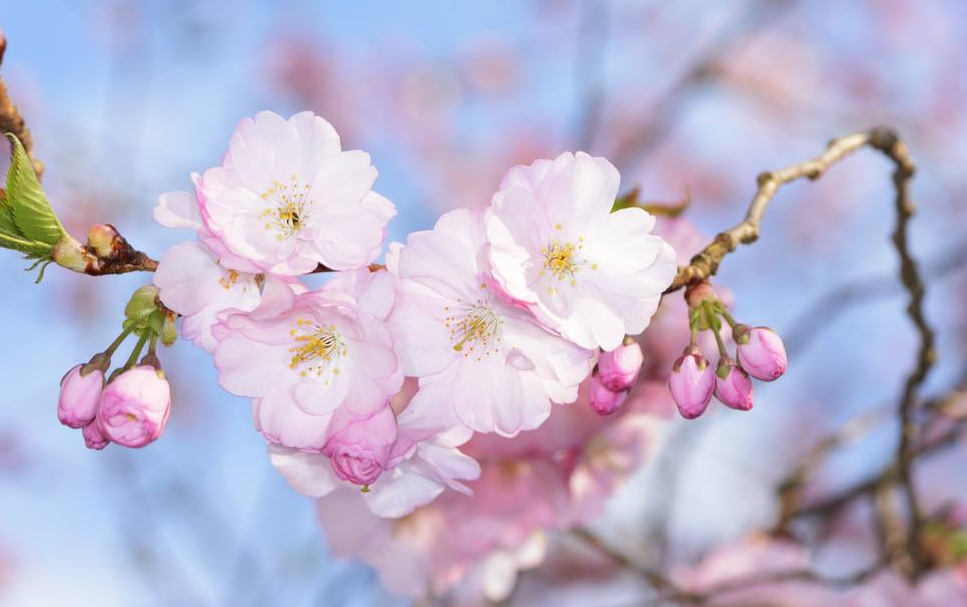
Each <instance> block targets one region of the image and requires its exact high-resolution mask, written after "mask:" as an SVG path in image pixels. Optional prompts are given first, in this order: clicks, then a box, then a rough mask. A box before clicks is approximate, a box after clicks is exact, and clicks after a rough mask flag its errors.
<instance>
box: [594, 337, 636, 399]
mask: <svg viewBox="0 0 967 607" xmlns="http://www.w3.org/2000/svg"><path fill="white" fill-rule="evenodd" d="M627 342H628V343H623V344H621V345H620V346H618V347H617V348H615V349H614V350H612V351H610V352H604V353H602V354H601V358H600V359H598V373H597V375H596V377H597V378H598V379H599V380H600V381H601V383H602V384H603V385H604V386H605V387H607V388H608V390H611V391H612V392H621V391H622V390H628V389H629V388H631V387H632V386H633V385H635V382H637V381H638V373H639V372H640V371H641V364H642V363H643V362H644V361H645V357H644V356H643V355H642V353H641V346H639V345H638V342H636V341H634V340H627Z"/></svg>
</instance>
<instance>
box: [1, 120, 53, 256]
mask: <svg viewBox="0 0 967 607" xmlns="http://www.w3.org/2000/svg"><path fill="white" fill-rule="evenodd" d="M7 138H8V139H10V145H11V148H12V150H13V154H12V155H11V158H10V170H9V171H7V194H6V198H7V205H8V208H9V209H10V210H11V211H12V212H13V220H14V223H15V224H16V228H17V230H18V231H19V233H20V235H21V236H22V237H24V239H25V240H30V241H37V242H41V243H45V244H48V245H51V246H52V245H54V244H56V243H57V241H59V240H60V239H61V238H63V237H64V236H65V235H66V234H67V232H66V231H65V230H64V226H62V225H61V223H60V220H58V219H57V215H56V214H55V213H54V210H53V209H52V208H51V207H50V203H49V202H48V201H47V196H46V195H45V194H44V190H43V189H42V188H41V187H40V181H39V180H38V179H37V174H36V173H34V168H33V166H32V165H31V164H30V158H29V157H27V152H25V151H24V148H23V145H21V144H20V140H19V139H17V138H16V137H15V136H14V135H12V134H9V133H8V134H7Z"/></svg>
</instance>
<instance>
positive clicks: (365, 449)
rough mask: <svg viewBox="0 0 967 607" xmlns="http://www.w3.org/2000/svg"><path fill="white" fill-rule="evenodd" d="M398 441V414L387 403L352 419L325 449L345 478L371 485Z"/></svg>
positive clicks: (337, 472)
mask: <svg viewBox="0 0 967 607" xmlns="http://www.w3.org/2000/svg"><path fill="white" fill-rule="evenodd" d="M395 441H396V416H395V415H393V410H392V409H391V408H390V407H389V406H386V407H384V408H382V409H380V410H379V411H378V412H376V413H374V414H373V415H371V416H370V417H367V418H355V419H350V420H349V421H348V423H346V425H344V426H343V427H342V428H340V429H339V430H336V431H335V432H334V433H333V434H332V436H331V437H330V438H329V440H328V441H327V442H326V446H325V447H323V449H322V453H323V455H326V456H327V457H328V458H329V461H330V463H331V464H332V470H333V472H335V473H336V476H338V477H339V478H341V479H342V480H344V481H348V482H350V483H354V484H356V485H369V484H372V483H373V482H374V481H376V479H377V478H379V475H380V474H382V472H383V469H384V468H385V467H386V461H387V459H389V454H390V448H391V447H392V446H393V443H394V442H395Z"/></svg>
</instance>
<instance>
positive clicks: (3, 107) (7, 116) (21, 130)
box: [0, 31, 44, 179]
mask: <svg viewBox="0 0 967 607" xmlns="http://www.w3.org/2000/svg"><path fill="white" fill-rule="evenodd" d="M6 50H7V40H6V38H4V37H3V32H2V31H0V66H2V64H3V55H4V52H5V51H6ZM3 133H13V134H14V135H16V136H17V139H19V140H20V143H22V144H23V146H24V150H26V152H27V156H29V157H30V162H31V164H33V166H34V171H35V172H36V173H37V178H38V179H40V178H41V177H43V175H44V163H42V162H41V161H39V160H37V158H35V157H34V140H33V137H31V135H30V129H28V128H27V125H26V123H25V122H24V119H23V116H21V115H20V110H19V109H18V108H17V106H16V105H15V104H14V103H13V101H11V100H10V96H9V95H8V94H7V86H6V84H5V83H4V81H3V78H0V134H3Z"/></svg>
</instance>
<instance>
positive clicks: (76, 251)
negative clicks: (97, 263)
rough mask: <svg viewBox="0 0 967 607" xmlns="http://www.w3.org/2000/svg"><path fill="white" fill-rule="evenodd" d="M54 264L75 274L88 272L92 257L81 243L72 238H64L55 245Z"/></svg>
mask: <svg viewBox="0 0 967 607" xmlns="http://www.w3.org/2000/svg"><path fill="white" fill-rule="evenodd" d="M53 258H54V263H56V264H57V265H59V266H63V267H65V268H67V269H68V270H73V271H75V272H86V271H87V268H88V263H89V262H91V261H92V255H91V254H90V253H88V252H87V251H85V250H84V247H83V246H81V243H79V242H77V241H76V240H74V239H73V238H72V237H70V236H66V235H65V236H64V237H63V238H61V239H60V240H58V241H57V244H55V245H54V251H53Z"/></svg>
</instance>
